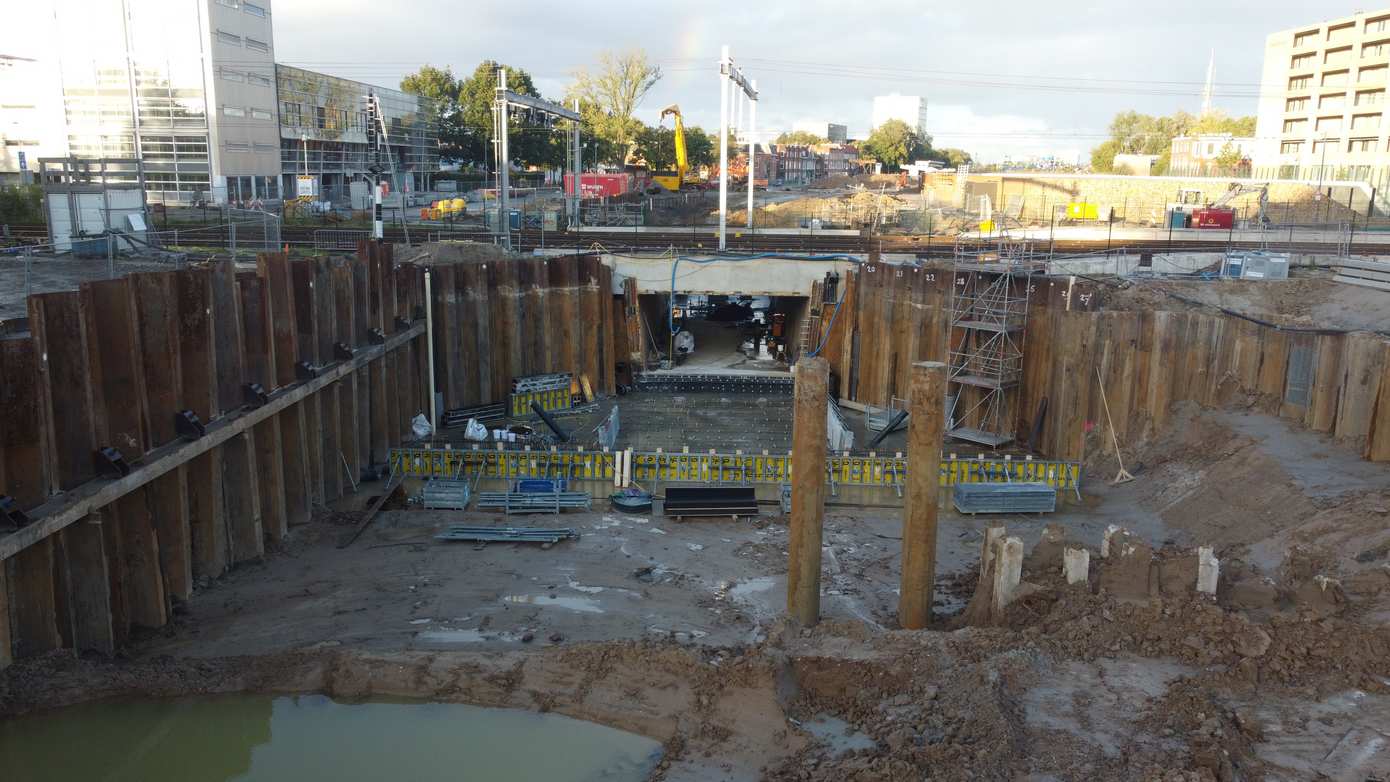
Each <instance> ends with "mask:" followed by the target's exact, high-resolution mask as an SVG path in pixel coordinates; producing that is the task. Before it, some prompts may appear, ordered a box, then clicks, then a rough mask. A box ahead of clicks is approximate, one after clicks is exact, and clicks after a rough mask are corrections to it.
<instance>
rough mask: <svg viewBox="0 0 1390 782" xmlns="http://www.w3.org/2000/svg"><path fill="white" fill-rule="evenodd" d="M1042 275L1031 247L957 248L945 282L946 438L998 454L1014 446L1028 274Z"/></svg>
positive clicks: (1040, 258)
mask: <svg viewBox="0 0 1390 782" xmlns="http://www.w3.org/2000/svg"><path fill="white" fill-rule="evenodd" d="M1046 270H1047V263H1046V260H1045V255H1043V254H1038V253H1035V252H1034V250H1033V246H1032V243H1031V242H1028V241H1016V240H1010V239H1007V238H1001V239H1000V240H999V241H998V242H997V243H996V245H995V247H993V248H991V249H986V250H980V249H977V248H975V247H970V248H967V247H966V246H964V245H960V244H957V246H956V252H955V259H954V267H953V272H952V281H951V283H952V284H951V297H950V313H951V329H950V342H949V343H948V344H947V356H948V359H949V360H948V365H949V376H948V380H949V383H950V385H949V389H948V392H947V394H948V397H947V407H948V411H949V413H948V417H947V432H946V433H947V435H948V436H950V437H952V438H955V439H957V440H965V441H967V442H972V443H976V444H978V445H984V446H987V447H990V448H998V447H1000V446H1002V445H1007V444H1008V443H1010V442H1012V441H1013V440H1014V429H1015V424H1016V421H1017V415H1016V407H1017V400H1018V386H1019V383H1020V381H1021V380H1022V379H1023V347H1024V334H1025V332H1026V329H1027V325H1028V299H1029V296H1030V294H1031V293H1032V289H1033V281H1032V277H1033V275H1034V274H1043V273H1045V272H1046Z"/></svg>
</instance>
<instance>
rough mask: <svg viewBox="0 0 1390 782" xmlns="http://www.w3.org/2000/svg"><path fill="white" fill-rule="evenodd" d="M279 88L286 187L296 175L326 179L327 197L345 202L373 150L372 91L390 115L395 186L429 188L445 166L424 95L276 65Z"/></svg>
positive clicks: (386, 162) (387, 164) (388, 166)
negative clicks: (369, 100) (369, 117)
mask: <svg viewBox="0 0 1390 782" xmlns="http://www.w3.org/2000/svg"><path fill="white" fill-rule="evenodd" d="M275 80H276V89H277V92H278V94H279V99H280V104H279V107H278V108H279V114H280V166H281V171H282V172H283V176H284V182H283V183H282V186H283V187H284V189H285V192H286V193H293V192H294V186H295V178H296V177H297V176H299V175H304V174H306V173H307V174H308V175H309V176H312V177H315V178H316V179H318V181H319V187H320V193H321V197H322V198H323V199H324V200H331V201H335V202H344V201H346V200H347V199H348V190H349V183H351V182H352V181H353V180H355V179H362V180H365V177H366V175H367V173H368V167H369V166H370V165H371V164H372V160H373V155H372V151H371V149H370V148H369V147H368V144H367V95H368V94H369V93H370V94H372V95H375V96H376V98H377V100H378V101H379V102H380V104H381V111H382V114H383V115H384V117H385V125H386V141H387V147H388V149H389V156H388V153H387V152H386V151H385V150H383V155H382V160H381V167H382V168H383V169H385V175H386V176H388V177H390V178H391V181H392V186H393V189H395V190H396V191H405V192H409V191H418V190H425V189H428V188H429V186H430V182H429V176H430V174H432V173H434V172H435V171H438V170H439V128H438V125H437V123H436V121H435V120H434V118H433V117H434V115H433V111H432V107H431V106H430V105H429V101H428V100H427V99H425V98H421V97H418V96H416V95H410V94H407V93H404V92H400V91H398V90H391V89H385V88H383V87H375V86H372V85H369V84H364V83H363V82H359V81H352V80H351V79H343V78H339V77H337V76H330V75H328V74H324V73H317V72H315V71H309V70H305V69H303V68H295V67H292V66H288V65H276V66H275Z"/></svg>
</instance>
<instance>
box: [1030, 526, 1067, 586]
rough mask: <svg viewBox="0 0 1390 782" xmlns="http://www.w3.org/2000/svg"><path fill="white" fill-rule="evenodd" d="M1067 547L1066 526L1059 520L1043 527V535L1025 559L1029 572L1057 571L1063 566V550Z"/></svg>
mask: <svg viewBox="0 0 1390 782" xmlns="http://www.w3.org/2000/svg"><path fill="white" fill-rule="evenodd" d="M1066 547H1067V531H1066V528H1065V527H1063V526H1062V525H1061V524H1058V523H1057V522H1055V521H1054V522H1051V523H1049V524H1048V525H1047V526H1045V527H1043V531H1042V537H1041V538H1040V539H1039V540H1038V544H1037V545H1036V546H1034V547H1033V550H1032V551H1030V552H1028V556H1027V557H1026V558H1024V560H1023V569H1024V570H1025V571H1027V572H1028V573H1042V572H1046V571H1052V572H1054V573H1055V572H1056V571H1057V568H1059V567H1061V566H1062V551H1063V549H1065V548H1066Z"/></svg>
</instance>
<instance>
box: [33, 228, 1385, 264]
mask: <svg viewBox="0 0 1390 782" xmlns="http://www.w3.org/2000/svg"><path fill="white" fill-rule="evenodd" d="M359 230H361V229H344V228H336V227H334V226H331V225H325V226H284V227H282V228H281V229H280V240H281V243H283V244H288V245H290V246H292V247H314V246H315V245H316V242H318V241H321V239H322V237H321V236H316V234H317V232H320V231H342V232H355V231H359ZM180 231H186V232H187V236H188V237H189V240H190V242H191V243H195V244H197V245H200V246H213V247H228V246H230V244H231V237H230V235H229V233H228V231H227V230H226V229H225V227H223V228H221V229H220V230H215V231H214V230H211V229H207V228H197V227H194V226H190V227H188V228H187V229H182V228H181V229H180ZM365 233H366V232H365V231H364V232H363V235H365ZM408 233H409V238H410V240H411V241H413V242H420V241H425V240H430V241H432V240H436V239H443V240H451V239H452V240H463V241H481V242H491V241H492V238H493V237H492V234H490V233H488V232H487V231H486V230H483V229H481V228H455V229H447V228H446V229H440V228H432V227H425V226H421V227H416V228H411V229H410V230H409V232H408ZM47 235H48V234H47V230H46V229H45V227H44V226H42V225H11V226H9V236H10V238H11V239H12V240H15V241H17V242H19V243H22V244H37V243H42V242H44V241H46V240H47ZM343 238H345V239H346V238H348V237H343ZM406 238H407V231H405V230H404V229H402V228H400V227H399V226H393V227H388V228H387V229H386V239H387V241H391V242H398V243H403V242H405V241H406ZM260 240H261V237H260V236H258V235H253V236H248V235H247V234H246V232H243V233H242V234H240V235H239V237H238V246H239V247H243V248H247V247H252V246H254V245H255V243H256V242H258V241H260ZM512 240H513V244H514V245H515V246H516V247H518V249H519V250H520V251H521V252H531V251H532V250H535V249H537V248H544V247H562V248H578V249H589V248H591V247H594V246H598V247H601V248H603V249H605V250H608V251H610V252H632V251H643V252H651V251H661V250H671V249H674V250H677V251H694V252H709V251H712V250H713V249H714V248H715V246H716V242H715V240H714V238H713V237H712V236H710V235H709V232H708V229H705V230H701V231H698V232H696V231H691V230H681V229H672V230H671V231H662V232H650V231H645V232H641V233H638V232H634V231H624V230H622V229H613V230H611V231H602V232H587V231H586V232H584V233H582V234H572V233H566V232H558V233H557V232H555V231H544V232H543V231H540V230H535V229H525V230H521V231H514V232H513V233H512ZM180 243H181V244H182V243H183V242H182V241H181V242H180ZM349 243H350V240H349V242H348V243H344V244H342V245H340V246H338V247H336V248H334V249H349ZM992 245H993V242H992V241H989V240H985V241H975V242H972V241H968V240H967V241H962V242H959V243H957V242H956V241H954V240H951V239H946V238H933V237H927V236H901V235H892V234H885V235H878V236H787V235H780V234H778V235H762V234H756V233H751V234H750V233H744V234H738V233H734V232H731V233H730V234H729V237H728V240H727V249H728V250H729V251H732V252H788V253H797V254H828V253H857V254H863V253H868V252H872V251H874V250H878V251H880V252H884V253H910V254H913V255H916V256H917V257H920V258H949V257H951V256H953V255H954V254H955V249H956V247H957V246H965V247H970V246H977V247H988V246H992ZM1035 246H1036V247H1037V248H1038V249H1040V250H1041V249H1050V250H1051V251H1052V252H1054V253H1058V254H1066V255H1071V254H1084V253H1097V252H1105V251H1126V252H1153V253H1166V252H1222V251H1225V250H1234V249H1241V250H1253V249H1270V250H1274V251H1281V252H1283V251H1287V252H1299V253H1317V252H1338V251H1342V250H1344V248H1345V245H1342V244H1338V243H1336V242H1309V241H1292V242H1289V241H1283V242H1267V243H1265V242H1243V241H1226V240H1221V239H1218V238H1215V237H1213V238H1212V239H1211V240H1207V239H1204V238H1203V239H1192V238H1188V237H1182V238H1174V239H1171V240H1169V239H1114V240H1085V239H1057V240H1055V241H1052V242H1045V241H1038V242H1036V244H1035ZM1352 250H1353V251H1354V252H1357V253H1363V254H1373V255H1380V254H1390V241H1382V240H1380V238H1379V237H1378V236H1377V237H1375V238H1374V239H1372V238H1369V237H1368V238H1367V240H1365V241H1358V242H1355V243H1354V245H1353V246H1352Z"/></svg>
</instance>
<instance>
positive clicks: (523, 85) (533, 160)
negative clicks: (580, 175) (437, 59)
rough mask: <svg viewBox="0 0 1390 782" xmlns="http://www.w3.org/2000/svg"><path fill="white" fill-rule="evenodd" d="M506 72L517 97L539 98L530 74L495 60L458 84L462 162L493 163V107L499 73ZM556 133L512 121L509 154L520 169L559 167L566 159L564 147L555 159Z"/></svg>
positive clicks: (529, 124)
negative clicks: (554, 138) (558, 162)
mask: <svg viewBox="0 0 1390 782" xmlns="http://www.w3.org/2000/svg"><path fill="white" fill-rule="evenodd" d="M498 68H506V69H507V88H508V89H510V90H511V91H512V92H515V93H517V94H518V95H532V96H534V97H537V98H539V97H540V93H539V92H537V91H536V85H535V83H534V82H532V80H531V74H529V73H527V72H526V71H524V70H522V69H520V68H511V67H507V66H504V65H501V64H500V63H497V62H494V61H492V60H483V61H482V62H480V63H478V67H477V68H474V69H473V74H472V75H471V76H469V77H468V78H467V79H464V80H463V81H462V82H461V83H460V84H459V115H460V123H459V124H460V125H461V127H462V143H461V144H460V145H459V149H460V155H459V156H460V158H462V159H463V160H465V161H468V162H470V163H475V164H482V165H489V163H490V161H491V160H492V144H491V141H492V103H493V100H494V99H496V97H497V70H498ZM555 136H558V134H556V133H553V132H552V131H551V130H550V129H549V128H547V127H545V126H544V125H540V124H531V123H528V122H525V121H521V120H513V121H511V123H510V127H509V128H508V144H507V147H508V153H509V154H510V156H511V159H512V162H513V163H515V164H519V165H550V166H553V165H556V164H557V160H558V159H559V158H562V157H563V150H564V144H563V143H561V144H560V145H559V150H560V155H559V156H557V155H556V145H555V144H554V143H552V142H553V137H555Z"/></svg>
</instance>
